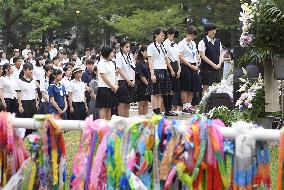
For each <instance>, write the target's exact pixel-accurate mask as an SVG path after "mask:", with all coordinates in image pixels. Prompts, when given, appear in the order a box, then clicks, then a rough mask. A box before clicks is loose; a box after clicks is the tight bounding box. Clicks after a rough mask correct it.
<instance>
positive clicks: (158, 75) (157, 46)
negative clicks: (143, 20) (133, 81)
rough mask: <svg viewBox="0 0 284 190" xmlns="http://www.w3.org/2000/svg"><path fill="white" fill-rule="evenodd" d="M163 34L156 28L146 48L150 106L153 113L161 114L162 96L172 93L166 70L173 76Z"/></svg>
mask: <svg viewBox="0 0 284 190" xmlns="http://www.w3.org/2000/svg"><path fill="white" fill-rule="evenodd" d="M164 38H165V34H164V32H163V30H162V29H161V28H156V29H155V31H154V33H153V43H151V44H150V45H149V46H148V48H147V54H148V61H149V68H150V72H151V83H150V84H149V85H148V90H147V91H148V92H150V93H151V95H152V96H151V100H152V107H153V112H154V113H155V114H161V105H162V100H163V99H162V96H163V95H169V94H171V93H172V87H171V80H170V75H169V72H168V70H167V68H168V69H169V71H170V72H171V75H172V76H175V72H174V70H173V68H172V66H171V65H170V61H169V59H168V55H167V52H166V50H165V47H164V46H163V44H162V42H163V41H164Z"/></svg>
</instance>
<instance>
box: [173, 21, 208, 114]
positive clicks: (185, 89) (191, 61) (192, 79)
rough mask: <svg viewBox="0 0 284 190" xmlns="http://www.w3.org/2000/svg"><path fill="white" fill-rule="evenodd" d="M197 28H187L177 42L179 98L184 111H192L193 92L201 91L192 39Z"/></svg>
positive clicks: (195, 48) (195, 47)
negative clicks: (184, 34) (179, 63)
mask: <svg viewBox="0 0 284 190" xmlns="http://www.w3.org/2000/svg"><path fill="white" fill-rule="evenodd" d="M196 35H197V29H196V28H194V27H192V26H191V27H188V28H187V34H186V37H185V38H184V39H183V40H182V41H180V42H179V44H178V48H179V51H180V60H181V79H180V83H181V98H182V103H183V112H184V113H194V112H195V110H193V109H192V108H191V103H192V98H193V92H202V85H201V82H200V76H199V73H198V70H199V68H198V54H197V46H196V43H195V42H194V41H193V40H194V39H195V38H196Z"/></svg>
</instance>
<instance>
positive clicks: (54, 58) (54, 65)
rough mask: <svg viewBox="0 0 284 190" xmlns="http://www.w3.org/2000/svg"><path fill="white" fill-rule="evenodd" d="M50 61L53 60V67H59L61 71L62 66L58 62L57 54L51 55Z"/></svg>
mask: <svg viewBox="0 0 284 190" xmlns="http://www.w3.org/2000/svg"><path fill="white" fill-rule="evenodd" d="M52 61H53V69H59V70H61V72H63V68H62V67H61V65H60V63H59V57H58V56H55V57H53V59H52Z"/></svg>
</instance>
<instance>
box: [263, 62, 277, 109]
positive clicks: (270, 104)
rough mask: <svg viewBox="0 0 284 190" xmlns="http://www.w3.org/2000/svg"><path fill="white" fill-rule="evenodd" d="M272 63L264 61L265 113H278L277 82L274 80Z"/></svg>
mask: <svg viewBox="0 0 284 190" xmlns="http://www.w3.org/2000/svg"><path fill="white" fill-rule="evenodd" d="M272 63H273V61H272V60H266V61H264V89H265V103H266V105H265V112H278V111H280V102H279V96H280V94H279V90H278V81H277V80H275V79H274V70H273V64H272Z"/></svg>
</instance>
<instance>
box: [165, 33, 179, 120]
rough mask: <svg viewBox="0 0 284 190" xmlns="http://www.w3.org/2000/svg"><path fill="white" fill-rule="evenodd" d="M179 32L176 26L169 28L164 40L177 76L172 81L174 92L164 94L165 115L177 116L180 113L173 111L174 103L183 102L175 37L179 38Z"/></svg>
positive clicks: (175, 104) (172, 77) (177, 104)
mask: <svg viewBox="0 0 284 190" xmlns="http://www.w3.org/2000/svg"><path fill="white" fill-rule="evenodd" d="M178 36H179V32H178V30H177V29H176V28H169V29H168V30H167V39H166V40H165V41H164V43H163V44H164V46H165V49H166V50H167V53H168V58H169V60H170V64H171V66H172V68H173V69H174V71H175V76H171V77H170V78H171V82H172V91H173V94H171V95H165V96H163V102H164V107H165V111H166V112H165V116H177V115H178V114H176V113H174V112H172V108H173V105H174V106H175V107H177V106H180V104H181V95H180V80H179V78H180V72H181V67H180V60H179V51H178V47H177V46H178V45H177V44H176V43H175V39H176V38H178Z"/></svg>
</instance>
